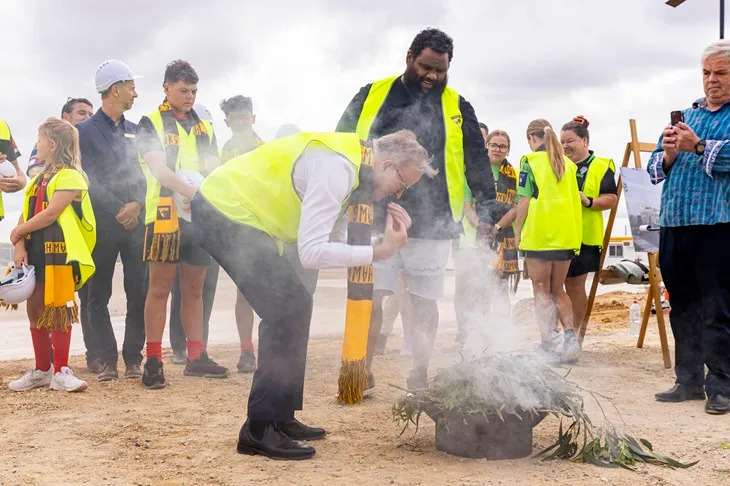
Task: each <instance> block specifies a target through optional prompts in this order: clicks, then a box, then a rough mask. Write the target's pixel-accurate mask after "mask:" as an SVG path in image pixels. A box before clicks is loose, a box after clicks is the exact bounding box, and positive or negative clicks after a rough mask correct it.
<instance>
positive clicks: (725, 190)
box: [647, 98, 730, 227]
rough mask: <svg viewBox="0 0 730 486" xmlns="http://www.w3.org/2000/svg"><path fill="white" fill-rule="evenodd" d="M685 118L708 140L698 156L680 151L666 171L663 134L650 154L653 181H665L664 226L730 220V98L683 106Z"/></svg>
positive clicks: (662, 219) (661, 217) (662, 211)
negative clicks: (718, 103) (717, 104)
mask: <svg viewBox="0 0 730 486" xmlns="http://www.w3.org/2000/svg"><path fill="white" fill-rule="evenodd" d="M683 113H684V122H685V123H686V124H687V125H689V126H690V127H691V128H692V130H694V132H695V133H696V134H697V136H698V137H700V138H701V139H704V140H706V141H707V146H706V148H705V153H704V155H703V156H699V155H696V154H693V153H688V152H680V153H679V155H678V156H677V158H676V159H675V161H674V164H673V165H672V167H671V168H670V169H669V171H667V172H664V169H663V166H662V164H663V160H664V151H663V150H662V137H663V135H662V137H660V138H659V143H658V144H657V148H656V150H654V152H653V153H652V154H651V157H650V158H649V165H648V168H647V170H648V171H649V177H650V178H651V182H652V183H653V184H658V183H660V182H662V181H664V187H663V188H662V205H661V210H660V215H659V224H660V225H661V226H665V227H667V226H693V225H699V224H715V223H728V222H730V102H728V103H725V104H724V105H723V106H722V107H721V108H720V109H719V110H717V111H714V112H713V111H710V110H709V109H708V108H707V104H706V101H705V99H704V98H702V99H699V100H697V101H696V102H694V103H693V104H692V107H691V108H687V109H686V110H684V112H683Z"/></svg>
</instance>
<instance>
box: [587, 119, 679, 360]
mask: <svg viewBox="0 0 730 486" xmlns="http://www.w3.org/2000/svg"><path fill="white" fill-rule="evenodd" d="M629 125H630V127H631V141H630V142H629V143H627V144H626V149H625V150H624V159H623V162H621V167H628V166H629V159H630V158H631V156H632V155H633V156H634V166H635V167H636V168H637V169H640V168H641V152H653V151H654V149H655V148H656V146H655V145H654V144H652V143H643V142H639V137H638V135H637V131H636V120H633V119H632V120H629ZM616 189H617V191H616V194H617V196H618V199H617V202H616V205H615V206H614V207H613V209H611V213H610V215H609V217H608V224H606V232H605V234H604V235H603V248H602V249H601V265H600V268H601V270H600V272H598V273H597V274H596V275H595V276H594V277H593V283H592V285H591V292H590V294H589V295H588V306H587V307H586V314H585V316H584V318H583V322H582V323H581V326H580V333H579V340H580V343H581V344H583V338H584V337H585V334H586V329H587V328H588V319H589V318H590V317H591V311H592V310H593V303H594V301H595V299H596V291H597V290H598V282H599V281H600V280H601V279H602V278H615V277H616V274H614V273H613V272H612V271H611V270H608V269H605V268H603V262H604V261H605V259H606V253H607V252H608V245H609V242H610V239H611V231H612V230H613V223H614V221H615V219H616V212H617V211H618V204H619V201H620V199H621V192H622V190H623V187H622V185H621V173H620V172H619V178H618V184H617V188H616ZM648 258H649V291H648V292H647V297H646V304H645V305H644V313H643V315H642V318H641V331H640V332H639V339H638V340H637V341H636V347H637V348H641V347H643V346H644V337H645V336H646V328H647V325H648V324H649V316H650V315H651V303H652V302H654V306H655V308H656V317H657V327H658V328H659V340H660V341H661V346H662V357H663V358H664V367H665V368H671V367H672V359H671V358H670V356H669V344H668V343H667V330H666V326H665V325H664V314H663V313H662V301H661V292H660V289H659V284H660V283H661V281H662V276H661V272H660V270H659V254H658V253H656V252H652V253H649V254H648Z"/></svg>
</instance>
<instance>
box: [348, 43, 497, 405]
mask: <svg viewBox="0 0 730 486" xmlns="http://www.w3.org/2000/svg"><path fill="white" fill-rule="evenodd" d="M452 57H453V41H452V39H451V38H450V37H449V36H448V35H446V34H445V33H444V32H441V31H440V30H438V29H427V30H424V31H422V32H420V33H419V34H418V35H417V36H416V37H415V38H414V39H413V42H412V43H411V46H410V48H409V50H408V53H407V55H406V70H405V72H404V73H403V74H402V75H400V76H393V77H390V78H386V79H383V80H381V81H377V82H375V83H372V84H368V85H367V86H365V87H363V88H362V89H361V90H360V91H359V92H358V93H357V94H356V95H355V97H354V98H353V99H352V101H351V102H350V104H349V106H348V107H347V109H346V110H345V112H344V114H343V115H342V118H341V119H340V122H339V124H338V125H337V131H338V132H356V133H357V134H358V135H359V136H360V138H361V139H363V140H367V139H370V138H377V137H380V136H383V135H385V134H388V133H392V132H394V131H396V130H399V129H408V130H412V131H413V132H415V133H416V136H417V137H418V140H419V141H420V142H421V143H422V144H423V146H424V147H425V148H426V150H428V153H429V154H430V155H432V157H433V161H432V164H433V166H434V168H436V169H438V170H439V174H438V175H437V176H436V177H435V178H433V179H430V180H426V179H424V180H422V181H421V182H419V183H418V184H416V186H415V187H414V188H413V190H412V191H409V192H407V193H406V194H404V196H403V199H402V200H401V202H400V204H402V206H403V207H404V208H405V209H406V211H408V214H409V215H410V216H411V218H412V220H413V225H412V226H411V229H410V231H409V233H408V236H409V241H408V245H407V246H406V247H405V248H404V249H403V250H402V251H401V252H399V253H398V254H397V255H395V256H394V257H393V258H392V259H389V260H387V261H384V262H378V263H377V264H376V265H375V295H374V297H373V313H372V320H371V323H370V332H371V335H370V339H369V343H368V359H369V361H371V360H372V355H373V352H374V349H375V344H376V342H377V341H378V337H379V336H378V335H379V333H380V329H381V327H382V299H383V297H384V296H385V295H389V294H393V293H394V292H395V291H396V288H397V281H398V275H399V273H400V272H401V271H404V272H405V274H406V280H407V287H408V294H409V296H410V300H411V305H412V309H413V316H412V320H413V332H414V339H413V369H412V370H411V372H410V374H409V377H408V386H409V387H421V386H424V385H425V382H426V379H427V370H428V363H429V360H430V357H431V353H432V350H433V343H434V339H435V336H436V329H437V326H438V306H437V299H438V298H439V297H441V296H442V295H443V290H444V289H443V288H444V276H445V268H446V262H447V260H448V257H449V253H450V250H451V240H452V239H456V238H458V237H459V235H460V234H461V233H462V231H463V230H462V225H461V219H462V211H463V206H464V186H465V184H466V180H468V182H469V187H470V188H471V189H472V192H473V194H474V198H475V200H476V201H477V208H476V209H477V214H478V215H479V220H480V235H490V234H491V224H492V223H493V221H492V220H491V217H490V209H489V208H490V205H491V204H493V201H494V199H495V188H494V179H493V177H492V171H491V170H487V169H485V168H488V167H489V158H488V156H487V150H486V148H485V146H484V139H483V138H482V134H481V131H480V129H479V122H478V120H477V117H476V115H475V113H474V109H473V108H472V106H471V104H469V103H468V102H467V101H466V100H465V99H464V98H463V97H462V96H460V95H459V94H458V93H457V92H456V91H455V90H454V89H452V88H451V87H449V86H447V78H448V70H449V67H450V64H451V58H452ZM465 171H466V174H465ZM465 176H466V177H465ZM383 207H384V205H383V204H381V205H379V206H376V225H377V226H379V229H381V230H382V217H380V218H379V217H378V216H379V214H380V215H382V214H383V211H382V209H383ZM378 223H379V224H378ZM376 229H378V228H376ZM380 339H381V340H382V339H383V338H380ZM369 379H370V385H369V387H368V390H367V392H372V389H373V387H374V381H375V380H374V377H373V375H372V373H370V376H369Z"/></svg>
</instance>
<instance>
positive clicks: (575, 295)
mask: <svg viewBox="0 0 730 486" xmlns="http://www.w3.org/2000/svg"><path fill="white" fill-rule="evenodd" d="M587 278H588V274H585V275H580V276H578V277H569V278H566V279H565V290H566V291H567V292H568V297H570V303H571V304H572V306H573V324H574V325H575V329H580V326H581V324H583V318H584V317H585V314H586V307H588V295H586V280H587Z"/></svg>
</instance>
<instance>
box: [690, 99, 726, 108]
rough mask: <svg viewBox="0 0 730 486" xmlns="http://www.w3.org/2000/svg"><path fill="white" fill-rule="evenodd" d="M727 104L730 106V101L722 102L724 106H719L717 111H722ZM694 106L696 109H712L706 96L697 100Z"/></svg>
mask: <svg viewBox="0 0 730 486" xmlns="http://www.w3.org/2000/svg"><path fill="white" fill-rule="evenodd" d="M727 106H730V101H726V102H725V103H723V104H722V106H721V107H720V108H718V109H717V110H715V111H720V110H722V109H723V108H725V107H727ZM692 108H694V109H696V110H705V111H710V109H709V108H708V107H707V98H706V97H705V98H700V99H698V100H697V101H695V102H694V103H692Z"/></svg>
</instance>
